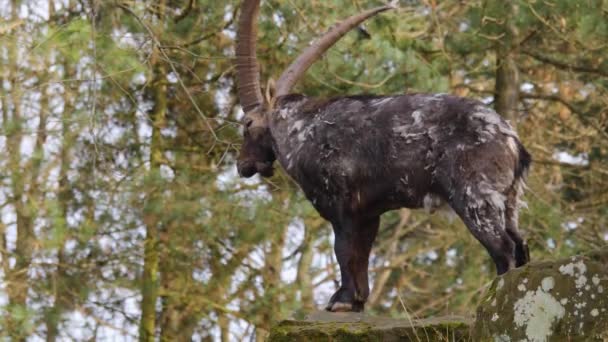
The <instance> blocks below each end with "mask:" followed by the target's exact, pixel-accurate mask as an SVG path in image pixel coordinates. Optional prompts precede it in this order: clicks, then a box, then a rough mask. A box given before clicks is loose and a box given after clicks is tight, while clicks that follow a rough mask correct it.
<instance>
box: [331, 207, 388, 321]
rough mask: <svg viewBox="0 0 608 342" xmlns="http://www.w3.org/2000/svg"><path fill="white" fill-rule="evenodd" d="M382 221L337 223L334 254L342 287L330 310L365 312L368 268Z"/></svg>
mask: <svg viewBox="0 0 608 342" xmlns="http://www.w3.org/2000/svg"><path fill="white" fill-rule="evenodd" d="M379 223H380V218H379V217H378V216H376V217H372V218H365V219H362V218H353V217H346V218H344V219H342V220H339V221H338V222H334V223H333V224H332V225H333V228H334V235H335V243H334V252H335V253H336V258H337V259H338V264H339V265H340V275H341V280H342V282H341V284H340V288H339V289H338V291H337V292H336V293H334V295H333V296H332V297H331V299H330V300H329V303H328V304H327V307H326V310H328V311H333V312H336V311H356V312H359V311H363V308H364V305H365V301H366V300H367V297H368V296H369V282H368V276H367V268H368V264H369V253H370V251H371V249H372V243H373V242H374V239H375V238H376V234H377V233H378V226H379Z"/></svg>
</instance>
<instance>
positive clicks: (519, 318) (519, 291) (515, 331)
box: [473, 248, 608, 342]
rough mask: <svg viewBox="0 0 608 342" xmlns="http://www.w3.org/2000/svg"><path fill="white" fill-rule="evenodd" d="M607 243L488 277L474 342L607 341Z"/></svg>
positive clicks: (475, 328) (478, 314) (476, 322)
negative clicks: (557, 258) (554, 259)
mask: <svg viewBox="0 0 608 342" xmlns="http://www.w3.org/2000/svg"><path fill="white" fill-rule="evenodd" d="M607 295H608V248H604V249H602V250H599V251H596V252H593V253H589V254H587V255H581V256H576V257H571V258H567V259H561V260H557V261H548V262H536V263H531V264H528V265H526V266H524V267H521V268H518V269H515V270H511V271H509V272H507V273H506V274H504V275H503V276H500V277H498V278H496V279H495V280H494V282H493V283H492V284H491V286H490V287H489V289H488V291H487V292H486V294H485V295H484V298H483V299H482V302H481V305H480V306H479V307H478V308H477V317H476V321H475V327H474V333H473V340H474V341H533V342H541V341H595V340H598V341H606V340H608V296H607Z"/></svg>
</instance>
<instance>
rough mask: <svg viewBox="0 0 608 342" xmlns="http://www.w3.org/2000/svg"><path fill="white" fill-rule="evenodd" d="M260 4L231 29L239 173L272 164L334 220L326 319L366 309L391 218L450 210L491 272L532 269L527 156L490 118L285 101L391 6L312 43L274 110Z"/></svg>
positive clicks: (434, 99)
mask: <svg viewBox="0 0 608 342" xmlns="http://www.w3.org/2000/svg"><path fill="white" fill-rule="evenodd" d="M258 6H259V1H245V2H244V3H243V8H242V14H241V20H240V23H239V45H238V46H237V59H238V62H237V63H238V64H237V67H238V81H239V97H240V100H241V104H242V105H243V108H244V110H245V113H246V116H245V126H246V127H245V133H244V134H245V139H244V142H243V146H242V148H241V154H240V155H239V160H238V169H239V173H240V174H241V175H242V176H245V177H250V176H252V175H254V174H255V173H258V172H259V173H260V174H262V175H263V176H270V175H272V164H273V162H274V161H275V160H278V161H279V163H280V164H281V165H282V166H283V168H284V169H285V171H286V172H287V173H288V174H289V175H290V176H291V177H292V178H293V179H294V180H295V181H296V182H297V183H298V184H299V185H300V187H301V188H302V190H303V191H304V193H305V194H306V197H307V198H308V199H309V200H310V201H311V202H312V204H313V205H314V207H315V208H316V209H317V210H318V212H319V213H320V214H321V216H323V218H325V219H326V220H328V221H329V222H331V224H332V226H333V228H334V234H335V246H334V250H335V253H336V257H337V260H338V263H339V265H340V273H341V286H340V288H339V289H338V291H337V292H336V293H335V294H334V295H333V296H332V297H331V299H330V301H329V304H328V305H327V310H330V311H361V310H363V308H364V304H365V301H366V299H367V297H368V295H369V285H368V272H367V271H368V260H369V254H370V251H371V247H372V243H373V241H374V239H375V237H376V234H377V231H378V225H379V218H380V215H381V214H382V213H384V212H386V211H388V210H392V209H397V208H401V207H408V208H421V207H426V208H428V209H433V208H435V207H438V206H441V205H445V204H447V205H449V206H450V207H451V208H452V209H453V210H454V212H456V213H457V214H458V216H459V217H460V218H461V219H462V220H463V222H464V223H465V225H466V226H467V227H468V228H469V230H470V231H471V233H472V234H473V235H474V236H475V237H476V238H477V239H478V240H479V241H480V242H481V244H482V245H483V246H484V247H485V248H486V249H487V250H488V252H489V254H490V256H491V257H492V259H493V261H494V263H495V264H496V270H497V273H498V274H502V273H504V272H506V271H508V270H509V269H511V268H514V267H518V266H521V265H523V264H525V263H527V262H528V261H529V255H528V250H527V247H526V244H525V242H524V240H523V239H522V237H521V236H520V234H519V232H518V228H517V222H518V215H517V213H518V201H519V197H520V196H521V192H522V189H523V185H524V175H525V173H526V171H527V169H528V167H529V164H530V155H529V154H528V152H526V150H525V149H524V147H523V146H522V144H521V143H520V141H519V139H518V137H517V134H516V133H515V131H514V130H513V128H512V127H511V126H510V125H509V123H507V122H506V121H505V120H503V119H502V118H501V117H500V116H499V115H498V114H497V113H496V112H494V111H493V110H492V109H489V108H488V107H486V106H485V105H484V104H482V103H480V102H478V101H475V100H471V99H466V98H460V97H456V96H451V95H445V94H434V95H433V94H409V95H395V96H368V95H364V96H344V97H337V98H333V99H328V100H323V99H317V98H308V97H306V96H303V95H294V94H289V91H290V89H291V87H292V86H293V84H294V83H295V82H296V81H297V79H298V78H299V77H301V75H302V74H303V73H304V72H305V71H306V68H307V67H308V66H310V65H311V64H312V63H313V62H314V60H315V59H316V58H318V56H320V55H321V54H322V53H323V52H324V51H325V50H326V49H327V48H329V47H330V46H331V45H332V44H333V43H334V42H335V41H337V40H338V39H339V38H340V37H341V36H342V35H343V34H344V33H346V32H348V30H350V28H352V27H354V26H356V25H357V24H358V23H360V22H362V21H363V20H365V19H366V18H368V17H370V16H373V15H374V14H376V13H379V12H381V11H384V10H387V9H389V8H390V6H384V7H379V8H377V9H373V10H370V11H367V12H365V13H363V14H361V15H358V16H354V17H351V18H349V19H347V20H346V21H344V22H343V23H341V24H340V25H338V26H336V27H335V28H334V29H332V31H330V32H328V33H326V34H325V35H324V36H323V37H322V38H320V39H319V40H318V41H317V42H316V43H315V44H313V45H311V46H310V47H309V48H308V49H307V50H306V51H304V53H303V54H302V56H305V57H300V58H298V59H297V60H296V62H294V64H297V65H295V66H294V64H292V66H290V68H288V69H287V71H286V72H285V73H284V74H283V76H282V77H281V78H280V79H279V82H278V84H277V90H278V91H277V93H278V94H277V95H278V96H277V98H276V99H274V100H273V101H271V103H265V102H264V101H263V99H262V97H261V94H260V91H259V81H258V77H259V76H258V70H257V64H256V63H255V22H256V17H257V11H258ZM247 39H248V40H247ZM298 63H299V64H298ZM303 65H304V66H303Z"/></svg>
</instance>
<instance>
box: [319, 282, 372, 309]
mask: <svg viewBox="0 0 608 342" xmlns="http://www.w3.org/2000/svg"><path fill="white" fill-rule="evenodd" d="M364 305H365V303H364V302H361V301H358V300H355V295H354V293H353V291H351V290H348V289H346V288H342V287H341V288H340V289H339V290H338V291H337V292H336V293H334V295H333V296H331V299H330V300H329V303H327V306H326V307H325V310H327V311H331V312H361V311H363V308H364Z"/></svg>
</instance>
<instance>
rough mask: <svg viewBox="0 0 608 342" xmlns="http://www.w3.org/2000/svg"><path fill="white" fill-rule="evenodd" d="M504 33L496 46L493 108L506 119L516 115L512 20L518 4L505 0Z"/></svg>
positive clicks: (516, 91)
mask: <svg viewBox="0 0 608 342" xmlns="http://www.w3.org/2000/svg"><path fill="white" fill-rule="evenodd" d="M503 6H504V7H505V11H504V13H505V24H504V25H505V28H504V29H505V31H504V33H505V35H504V39H503V40H502V41H499V42H498V46H497V48H496V85H495V90H494V92H495V102H494V109H495V110H496V111H497V112H498V113H499V114H500V115H502V116H503V117H504V118H506V119H507V120H511V121H514V120H516V119H517V117H518V113H517V105H518V103H519V69H518V67H517V62H516V57H517V53H518V52H517V44H518V41H517V37H518V30H517V27H516V26H515V23H514V22H513V18H514V16H516V15H517V12H518V5H517V4H516V3H511V2H509V1H505V2H504V5H503Z"/></svg>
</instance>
